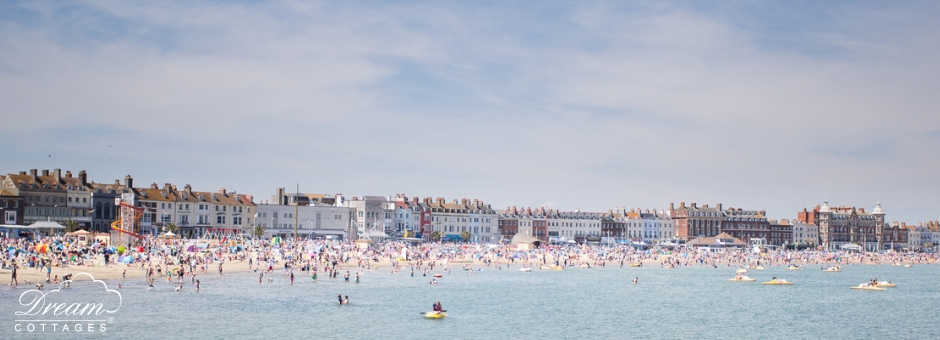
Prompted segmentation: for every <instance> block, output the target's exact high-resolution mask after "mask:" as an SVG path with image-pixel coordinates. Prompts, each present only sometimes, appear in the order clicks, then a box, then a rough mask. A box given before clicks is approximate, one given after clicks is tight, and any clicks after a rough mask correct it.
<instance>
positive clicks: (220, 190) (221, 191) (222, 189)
mask: <svg viewBox="0 0 940 340" xmlns="http://www.w3.org/2000/svg"><path fill="white" fill-rule="evenodd" d="M219 193H220V194H222V196H225V197H228V192H227V191H225V188H219Z"/></svg>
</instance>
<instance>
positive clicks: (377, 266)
mask: <svg viewBox="0 0 940 340" xmlns="http://www.w3.org/2000/svg"><path fill="white" fill-rule="evenodd" d="M674 257H678V256H675V255H661V256H658V257H657V258H644V259H642V260H640V261H639V262H641V263H642V266H643V267H656V268H661V269H673V268H670V267H666V266H663V263H665V262H676V261H677V259H675V258H674ZM103 262H104V261H103V258H101V257H99V258H97V259H95V260H93V262H92V263H93V265H90V266H89V265H84V266H75V265H73V266H65V267H53V268H52V271H51V273H50V276H51V278H55V277H56V276H58V277H59V278H60V281H61V278H62V277H63V276H64V275H66V274H78V273H88V274H90V275H91V276H93V277H94V278H95V279H96V280H102V281H105V282H107V283H112V282H116V283H120V281H141V282H143V280H144V279H145V278H146V272H145V270H144V268H146V266H147V265H148V264H149V263H148V262H138V263H132V264H129V265H128V264H112V265H109V266H102V265H101V264H102V263H103ZM433 262H435V263H436V265H435V269H434V271H433V272H437V271H440V270H442V269H444V268H447V269H456V268H455V267H458V268H459V267H462V266H470V267H471V268H487V267H492V266H495V265H499V266H506V265H509V266H508V269H512V268H514V267H515V268H522V267H523V266H525V265H529V266H530V267H531V268H532V269H533V270H540V269H539V267H540V266H542V261H541V260H527V261H526V260H520V261H510V260H507V259H505V258H500V259H497V260H493V261H492V262H491V264H490V265H489V266H487V264H486V263H484V262H483V261H482V260H463V259H456V260H446V261H445V260H443V259H442V260H436V261H433ZM600 262H601V261H595V260H593V259H590V258H588V257H587V256H585V255H582V256H581V257H580V258H579V259H575V260H571V261H569V265H568V266H567V267H564V269H565V270H578V269H591V268H594V267H605V266H612V267H620V261H607V262H606V265H605V266H604V265H601V264H599V263H600ZM632 262H634V261H626V260H625V261H624V265H623V269H628V268H630V267H631V266H630V264H631V263H632ZM692 262H694V263H692ZM218 263H219V262H218V261H216V262H214V263H211V264H209V265H208V266H197V271H196V275H197V278H198V277H199V276H213V277H219V276H218V275H219V274H218V272H217V271H216V270H217V269H216V268H217V265H218ZM284 263H285V261H284V260H283V259H282V260H280V261H276V262H275V266H274V268H273V271H272V272H278V271H282V270H283V264H284ZM794 263H796V264H798V265H799V266H800V267H805V268H806V269H808V270H813V268H814V267H815V266H825V265H840V266H898V265H900V264H898V263H863V262H862V261H845V260H844V261H834V260H829V261H819V260H813V261H806V262H805V263H803V261H794ZM904 264H905V265H929V264H937V261H929V260H928V261H926V262H925V263H924V262H921V263H918V262H907V263H904ZM278 265H281V267H278ZM412 265H417V261H397V266H398V267H399V268H401V270H407V268H409V267H411V266H412ZM586 265H587V266H588V267H587V268H585V266H586ZM787 265H788V264H787V263H782V262H780V261H767V263H766V264H762V266H763V267H765V268H766V267H785V266H787ZM395 266H396V264H395V262H393V260H392V259H388V258H383V259H380V260H379V261H378V262H374V261H369V263H368V268H370V269H371V270H384V269H388V268H395ZM424 266H427V262H425V265H424ZM545 266H548V267H553V266H554V260H552V261H546V264H545ZM176 267H179V266H178V265H174V266H167V267H166V268H176ZM678 267H714V268H716V269H718V268H741V266H740V265H739V264H732V263H731V262H726V263H720V264H718V265H706V264H700V263H698V261H691V260H689V261H685V262H684V263H683V262H679V263H677V265H676V268H678ZM202 268H205V271H203V270H202ZM253 268H258V266H257V264H255V265H254V266H253ZM439 268H440V269H439ZM222 269H223V275H222V276H221V277H224V276H225V275H224V273H249V272H252V270H251V269H249V266H248V261H246V260H232V261H225V262H224V263H223V264H222ZM359 269H360V266H358V265H357V264H356V263H355V262H354V261H350V263H339V264H337V268H336V270H337V271H346V270H349V271H354V270H355V271H358V270H359ZM416 270H418V268H416ZM545 270H548V269H545ZM295 271H296V269H295ZM320 272H322V269H320ZM163 273H165V272H163ZM10 275H11V269H10V268H2V269H0V283H2V284H3V285H5V286H7V287H10V285H9V284H10V281H11V277H10ZM190 275H191V274H189V273H188V274H187V277H189V276H190ZM322 275H324V276H325V275H326V273H323V274H322ZM165 277H166V276H165V274H163V275H161V277H156V278H155V279H156V280H157V281H163V280H164V279H165ZM45 280H46V273H45V269H42V270H40V269H37V268H35V267H33V268H29V267H27V268H18V269H17V281H18V286H24V285H26V282H29V283H30V284H29V286H30V287H29V288H31V286H32V285H34V284H36V283H43V284H44V285H46V286H50V285H53V284H54V283H53V282H52V280H50V282H49V283H46V282H45ZM184 281H186V280H184ZM174 282H176V281H174Z"/></svg>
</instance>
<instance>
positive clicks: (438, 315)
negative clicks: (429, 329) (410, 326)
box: [424, 312, 447, 319]
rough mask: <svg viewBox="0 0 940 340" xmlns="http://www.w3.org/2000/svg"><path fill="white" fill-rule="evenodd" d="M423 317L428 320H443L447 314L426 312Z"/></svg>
mask: <svg viewBox="0 0 940 340" xmlns="http://www.w3.org/2000/svg"><path fill="white" fill-rule="evenodd" d="M424 317H426V318H428V319H443V318H446V317H447V313H444V312H427V313H424Z"/></svg>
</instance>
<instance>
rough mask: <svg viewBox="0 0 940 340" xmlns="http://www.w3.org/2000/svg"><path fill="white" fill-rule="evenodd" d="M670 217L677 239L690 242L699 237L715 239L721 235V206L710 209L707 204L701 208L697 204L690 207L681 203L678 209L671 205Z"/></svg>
mask: <svg viewBox="0 0 940 340" xmlns="http://www.w3.org/2000/svg"><path fill="white" fill-rule="evenodd" d="M668 211H669V217H670V218H672V220H673V223H674V224H675V230H676V232H675V234H676V238H678V239H679V240H682V241H688V240H691V239H694V238H699V237H714V236H717V235H718V234H719V233H721V220H722V219H723V217H724V215H723V214H722V213H721V204H719V205H718V206H717V207H709V206H708V205H707V204H706V205H703V206H701V207H699V206H698V205H697V204H696V203H692V204H690V205H688V206H686V205H685V202H679V206H678V207H676V206H675V205H674V204H673V203H669V210H668Z"/></svg>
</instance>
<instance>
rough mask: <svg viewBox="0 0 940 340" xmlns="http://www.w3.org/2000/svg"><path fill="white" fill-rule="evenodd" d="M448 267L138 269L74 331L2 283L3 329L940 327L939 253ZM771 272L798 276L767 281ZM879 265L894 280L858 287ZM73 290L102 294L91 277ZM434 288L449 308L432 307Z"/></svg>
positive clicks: (10, 332) (569, 332)
mask: <svg viewBox="0 0 940 340" xmlns="http://www.w3.org/2000/svg"><path fill="white" fill-rule="evenodd" d="M449 268H450V270H451V272H450V273H447V274H444V275H443V277H441V278H438V279H437V282H438V284H436V285H432V284H430V281H431V280H432V277H430V275H429V276H422V274H421V272H416V273H415V274H414V276H412V275H411V274H410V272H409V270H408V269H407V268H404V269H403V270H402V271H401V272H397V273H391V272H390V271H389V269H388V268H385V269H384V270H383V269H379V270H376V271H365V272H363V273H362V274H360V282H359V283H355V282H353V281H354V280H355V279H354V277H355V272H351V275H350V276H351V279H350V282H345V281H344V279H343V277H342V276H343V275H342V273H341V274H340V275H339V276H338V277H337V278H335V279H333V278H326V276H325V275H324V274H322V273H321V274H320V275H319V277H318V279H317V280H316V281H313V280H311V278H310V277H309V275H306V274H301V273H300V272H295V281H294V283H293V284H291V283H290V282H289V279H288V278H287V277H286V276H285V275H284V272H283V270H281V271H278V270H275V271H274V272H273V273H269V274H267V275H265V278H264V279H263V280H261V283H259V282H258V281H259V280H258V273H256V272H243V273H225V274H224V276H222V277H220V276H219V275H218V274H217V273H206V274H198V275H197V277H196V278H197V279H199V280H200V286H201V288H200V291H199V292H196V291H195V288H194V287H193V286H192V285H191V284H189V282H190V280H189V279H187V280H186V285H184V286H183V288H182V289H181V291H180V292H177V291H176V289H175V288H176V287H178V283H167V282H165V281H161V280H158V281H157V282H156V283H155V285H154V288H153V289H149V287H148V286H147V285H146V284H145V283H144V282H143V281H139V280H133V281H112V282H105V283H106V284H107V289H112V290H114V291H116V292H119V293H120V306H119V308H118V309H117V310H116V311H114V313H107V315H106V316H107V319H105V318H101V320H100V321H97V322H93V323H91V324H98V323H100V324H103V327H97V326H95V327H87V326H85V327H79V328H81V329H80V330H79V331H76V327H75V325H72V326H69V329H68V331H63V330H62V329H61V326H62V325H59V326H58V327H59V328H58V329H56V331H55V332H49V331H48V329H47V330H46V331H45V332H39V331H38V328H36V327H38V325H35V322H36V321H35V320H42V318H49V319H54V316H51V315H39V316H31V318H32V320H33V321H31V322H32V323H34V328H33V331H31V332H30V331H28V330H26V329H25V328H24V327H25V326H26V324H24V323H23V322H18V321H16V320H22V319H24V317H23V316H17V315H14V314H15V311H21V310H25V309H26V307H24V306H22V305H21V301H22V297H21V295H22V294H23V292H25V291H26V289H25V288H23V287H22V286H21V288H20V289H12V288H9V287H7V286H3V287H0V307H2V309H0V338H35V339H50V338H56V339H69V338H82V339H306V338H310V339H728V338H734V339H940V307H938V305H937V304H938V302H940V281H938V278H940V275H938V274H940V266H937V265H914V266H912V267H910V268H906V267H902V266H891V265H880V266H870V265H865V266H847V267H844V268H843V271H842V272H835V273H833V272H823V271H821V270H820V269H819V267H818V265H817V266H812V265H807V266H806V267H804V268H803V269H802V270H787V269H786V268H785V267H766V268H765V270H750V271H749V272H748V273H746V275H748V276H750V277H753V278H756V279H757V282H728V281H727V279H728V278H732V277H733V276H734V274H735V270H736V269H737V268H735V267H718V268H713V267H703V266H691V267H678V268H674V269H665V268H660V267H659V266H644V267H639V268H631V267H629V266H626V267H619V266H618V265H608V266H606V267H594V268H568V269H566V270H559V271H555V270H539V269H533V270H532V271H531V272H520V271H518V269H519V268H520V267H519V266H513V267H512V268H510V269H506V267H505V266H503V267H502V270H497V269H496V268H495V267H482V268H481V267H477V268H475V269H476V270H474V271H473V272H472V273H471V272H470V271H466V270H463V269H462V268H461V266H459V265H453V264H452V265H451V266H450V267H449ZM481 269H482V270H481ZM435 272H439V270H438V271H435ZM771 277H777V278H782V279H786V280H788V281H792V282H795V284H794V285H792V286H768V285H762V284H761V282H762V281H769V280H770V279H771ZM268 278H271V279H272V280H271V282H269V281H268ZM873 278H877V279H878V280H881V281H891V282H893V283H896V284H897V287H896V288H888V289H887V290H885V291H858V290H851V289H849V287H850V286H854V285H858V284H859V283H862V282H867V281H868V280H869V279H873ZM634 279H636V280H637V283H635V284H634V283H632V281H633V280H634ZM117 283H122V287H121V288H119V289H118V288H116V284H117ZM82 287H85V286H82ZM47 290H48V289H47ZM63 292H64V293H65V294H76V295H75V296H78V295H81V294H87V295H88V296H95V294H98V295H100V290H95V288H93V287H91V286H89V287H86V288H82V289H72V290H71V291H69V290H63ZM337 295H343V296H348V297H349V301H350V302H349V304H348V305H340V304H339V303H338V302H337ZM28 300H29V299H27V301H28ZM436 301H440V302H441V304H442V306H443V309H445V310H446V311H447V314H448V317H447V318H444V319H428V318H425V317H424V314H423V313H425V312H428V311H431V308H432V304H433V303H434V302H436ZM27 323H28V322H27ZM68 323H69V322H68V321H66V322H62V324H65V325H68ZM17 325H19V326H17ZM47 327H49V325H47ZM89 328H94V329H93V330H94V332H88V330H89Z"/></svg>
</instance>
